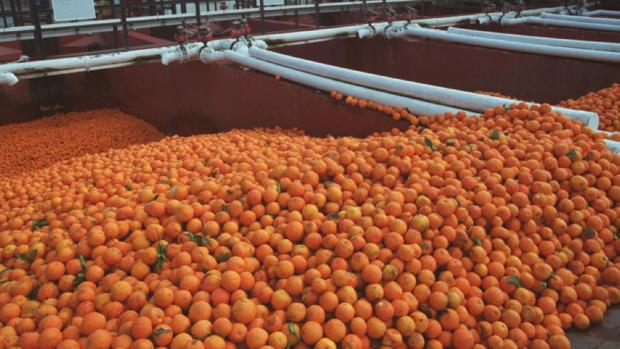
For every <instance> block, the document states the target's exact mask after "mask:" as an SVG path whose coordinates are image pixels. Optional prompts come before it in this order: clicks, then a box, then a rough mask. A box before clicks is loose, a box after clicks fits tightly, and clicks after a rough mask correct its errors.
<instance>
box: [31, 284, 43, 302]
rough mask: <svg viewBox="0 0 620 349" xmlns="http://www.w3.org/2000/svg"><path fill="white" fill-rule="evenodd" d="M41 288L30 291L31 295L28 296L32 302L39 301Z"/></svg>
mask: <svg viewBox="0 0 620 349" xmlns="http://www.w3.org/2000/svg"><path fill="white" fill-rule="evenodd" d="M39 288H40V286H39V287H33V288H32V290H31V291H30V294H28V298H29V299H31V300H33V301H34V300H36V299H37V293H39Z"/></svg>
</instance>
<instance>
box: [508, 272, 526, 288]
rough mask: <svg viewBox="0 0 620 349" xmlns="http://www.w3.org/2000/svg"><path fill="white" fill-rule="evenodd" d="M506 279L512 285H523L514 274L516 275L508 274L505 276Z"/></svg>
mask: <svg viewBox="0 0 620 349" xmlns="http://www.w3.org/2000/svg"><path fill="white" fill-rule="evenodd" d="M507 281H508V282H509V283H511V284H513V285H515V286H517V287H523V286H522V285H521V279H519V277H518V276H516V275H510V276H509V277H508V278H507Z"/></svg>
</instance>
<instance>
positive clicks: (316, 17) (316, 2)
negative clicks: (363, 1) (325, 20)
mask: <svg viewBox="0 0 620 349" xmlns="http://www.w3.org/2000/svg"><path fill="white" fill-rule="evenodd" d="M383 1H385V0H383ZM314 21H315V23H316V27H317V28H319V27H321V19H320V18H319V0H314Z"/></svg>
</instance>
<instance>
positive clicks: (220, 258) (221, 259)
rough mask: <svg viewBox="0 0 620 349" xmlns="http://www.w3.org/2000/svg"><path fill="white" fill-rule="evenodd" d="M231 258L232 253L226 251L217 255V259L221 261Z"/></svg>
mask: <svg viewBox="0 0 620 349" xmlns="http://www.w3.org/2000/svg"><path fill="white" fill-rule="evenodd" d="M229 259H230V253H228V252H226V253H222V254H221V255H219V256H217V257H215V260H216V261H217V262H218V263H220V262H226V261H227V260H229Z"/></svg>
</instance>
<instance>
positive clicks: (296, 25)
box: [295, 0, 299, 28]
mask: <svg viewBox="0 0 620 349" xmlns="http://www.w3.org/2000/svg"><path fill="white" fill-rule="evenodd" d="M295 1H297V0H295ZM295 28H299V13H298V12H297V9H295Z"/></svg>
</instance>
